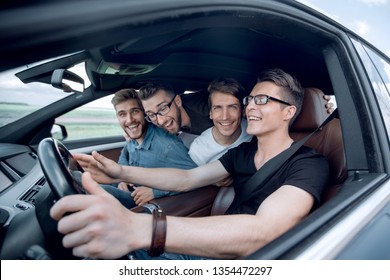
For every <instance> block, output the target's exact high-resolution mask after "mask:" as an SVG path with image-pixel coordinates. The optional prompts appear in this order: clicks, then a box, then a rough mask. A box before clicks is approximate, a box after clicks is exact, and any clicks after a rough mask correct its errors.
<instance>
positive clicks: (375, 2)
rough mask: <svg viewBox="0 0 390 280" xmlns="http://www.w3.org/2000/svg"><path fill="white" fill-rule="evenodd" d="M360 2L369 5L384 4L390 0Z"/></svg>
mask: <svg viewBox="0 0 390 280" xmlns="http://www.w3.org/2000/svg"><path fill="white" fill-rule="evenodd" d="M360 2H362V3H364V4H367V5H369V6H384V5H386V4H387V3H389V1H388V0H360Z"/></svg>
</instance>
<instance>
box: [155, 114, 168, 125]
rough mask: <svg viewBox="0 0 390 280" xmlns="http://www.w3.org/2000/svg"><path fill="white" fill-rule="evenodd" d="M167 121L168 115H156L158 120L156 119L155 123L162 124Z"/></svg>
mask: <svg viewBox="0 0 390 280" xmlns="http://www.w3.org/2000/svg"><path fill="white" fill-rule="evenodd" d="M165 122H166V117H165V116H162V115H159V114H157V115H156V120H155V121H154V124H155V125H158V126H162V125H163V124H164V123H165Z"/></svg>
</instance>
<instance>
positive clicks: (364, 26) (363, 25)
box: [353, 20, 371, 36]
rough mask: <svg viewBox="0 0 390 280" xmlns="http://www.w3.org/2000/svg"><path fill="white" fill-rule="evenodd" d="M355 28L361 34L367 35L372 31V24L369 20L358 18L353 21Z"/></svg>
mask: <svg viewBox="0 0 390 280" xmlns="http://www.w3.org/2000/svg"><path fill="white" fill-rule="evenodd" d="M353 26H354V28H353V30H356V32H357V33H358V34H359V35H360V36H364V35H367V34H368V33H369V32H370V31H371V26H370V25H369V24H368V22H367V21H364V20H358V21H355V22H353Z"/></svg>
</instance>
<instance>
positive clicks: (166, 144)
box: [103, 89, 196, 208]
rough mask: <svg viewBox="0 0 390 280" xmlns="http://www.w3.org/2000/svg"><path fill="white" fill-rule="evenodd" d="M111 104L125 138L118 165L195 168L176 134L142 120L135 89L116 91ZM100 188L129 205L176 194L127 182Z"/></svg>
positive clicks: (142, 113) (140, 107)
mask: <svg viewBox="0 0 390 280" xmlns="http://www.w3.org/2000/svg"><path fill="white" fill-rule="evenodd" d="M111 103H112V104H113V105H114V107H115V111H116V115H117V118H118V121H119V124H120V126H121V127H122V129H123V131H124V132H125V135H126V138H127V140H128V141H127V144H126V146H125V147H124V148H123V149H122V151H121V154H120V157H119V160H118V163H119V164H120V165H128V166H140V167H149V168H150V167H173V168H181V169H191V168H193V167H196V164H195V163H194V162H193V161H192V160H191V158H190V156H189V155H188V149H187V148H186V147H185V145H184V144H183V142H182V141H181V140H180V139H179V138H178V137H176V136H175V135H172V134H170V133H168V132H167V131H165V130H163V129H162V128H158V127H156V126H155V125H153V124H151V123H148V122H147V121H146V120H145V114H144V111H143V107H142V104H141V101H140V100H139V99H138V96H137V92H136V91H135V90H134V89H123V90H120V91H118V92H116V93H115V95H114V97H113V98H112V100H111ZM103 187H104V188H105V189H106V190H107V191H109V192H110V193H111V194H112V195H114V196H115V197H116V198H117V199H118V200H119V201H120V202H121V203H122V204H123V205H125V206H126V207H128V208H131V207H134V206H136V205H143V204H145V203H147V202H148V201H150V200H151V199H153V198H158V197H162V196H167V195H174V194H176V192H167V191H160V190H157V189H152V188H149V187H145V186H138V187H137V186H134V185H129V184H126V183H120V184H118V186H117V188H114V187H112V186H110V185H109V186H103ZM129 188H130V189H129ZM130 190H131V191H132V192H131V195H130V194H129V191H130Z"/></svg>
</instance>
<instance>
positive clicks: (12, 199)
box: [0, 143, 46, 227]
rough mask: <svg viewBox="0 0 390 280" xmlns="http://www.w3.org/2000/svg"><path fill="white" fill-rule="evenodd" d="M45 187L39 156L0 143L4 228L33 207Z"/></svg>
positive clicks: (0, 209)
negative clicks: (21, 213)
mask: <svg viewBox="0 0 390 280" xmlns="http://www.w3.org/2000/svg"><path fill="white" fill-rule="evenodd" d="M45 184H46V180H45V178H44V176H43V173H42V170H41V167H40V164H39V161H38V156H37V155H36V154H35V152H34V151H33V150H32V149H31V148H30V147H28V146H24V145H16V144H4V143H2V144H0V223H1V226H3V227H4V226H6V225H7V224H8V223H9V222H10V220H11V219H12V218H13V217H14V216H15V215H16V214H18V213H20V212H23V211H25V210H27V209H30V208H32V207H34V205H35V196H36V194H37V193H38V192H39V191H40V190H41V188H42V187H43V186H44V185H45Z"/></svg>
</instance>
